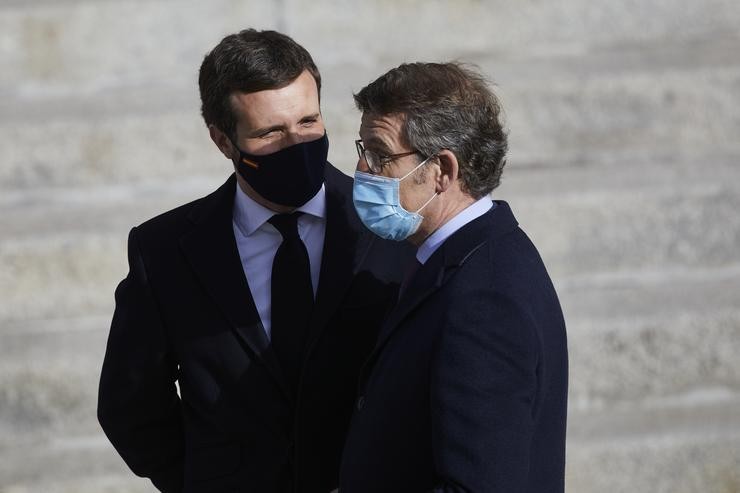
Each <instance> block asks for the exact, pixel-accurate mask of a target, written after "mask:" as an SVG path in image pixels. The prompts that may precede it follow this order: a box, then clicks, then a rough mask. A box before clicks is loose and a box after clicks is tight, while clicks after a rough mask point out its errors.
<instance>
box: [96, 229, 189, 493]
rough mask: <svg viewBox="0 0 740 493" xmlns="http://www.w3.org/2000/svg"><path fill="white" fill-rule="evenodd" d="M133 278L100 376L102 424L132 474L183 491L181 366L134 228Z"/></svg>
mask: <svg viewBox="0 0 740 493" xmlns="http://www.w3.org/2000/svg"><path fill="white" fill-rule="evenodd" d="M128 261H129V273H128V275H127V276H126V278H125V279H124V280H123V281H121V283H120V284H119V285H118V288H117V289H116V295H115V297H116V309H115V313H114V315H113V322H112V324H111V328H110V334H109V336H108V345H107V348H106V353H105V360H104V362H103V369H102V373H101V376H100V387H99V392H98V420H99V421H100V424H101V426H102V427H103V430H104V431H105V433H106V435H107V436H108V438H109V439H110V441H111V443H112V444H113V446H114V447H115V448H116V450H117V451H118V453H119V454H120V455H121V457H122V458H123V459H124V461H126V464H128V466H129V467H130V468H131V470H132V471H133V472H134V473H136V474H137V475H139V476H143V477H148V478H150V479H151V480H152V482H153V483H154V485H155V486H156V487H157V488H158V489H159V490H160V491H164V492H177V491H181V490H182V487H183V452H184V447H183V430H182V418H181V413H180V399H179V397H178V394H177V389H176V387H175V380H176V376H177V364H176V362H175V360H174V358H173V355H172V351H171V348H170V347H169V346H168V343H167V340H166V337H165V333H164V327H163V325H162V321H161V317H160V314H159V312H158V309H157V305H156V302H155V299H154V296H153V293H152V290H151V287H150V284H149V281H148V278H147V271H146V267H145V265H144V261H143V259H142V255H141V251H140V248H139V244H138V241H137V230H136V228H134V229H132V230H131V233H130V234H129V240H128Z"/></svg>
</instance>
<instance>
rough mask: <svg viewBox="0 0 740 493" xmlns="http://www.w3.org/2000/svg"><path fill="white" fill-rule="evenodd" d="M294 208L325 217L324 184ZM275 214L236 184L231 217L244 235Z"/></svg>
mask: <svg viewBox="0 0 740 493" xmlns="http://www.w3.org/2000/svg"><path fill="white" fill-rule="evenodd" d="M296 210H297V211H301V212H303V213H304V214H308V215H311V216H314V217H318V218H321V219H324V218H326V190H325V188H324V185H323V184H322V185H321V188H320V189H319V191H318V192H316V195H314V196H313V197H311V199H310V200H309V201H308V202H306V203H305V204H303V205H302V206H300V207H298V208H297V209H296ZM275 214H277V213H276V212H275V211H273V210H271V209H268V208H267V207H265V206H263V205H261V204H258V203H257V202H256V201H255V200H254V199H253V198H252V197H250V196H249V195H247V194H246V193H244V191H243V190H242V189H241V187H240V186H239V183H237V184H236V196H235V198H234V209H233V219H234V223H235V224H236V226H237V227H238V228H239V230H240V231H241V232H242V234H243V235H244V236H250V235H252V233H254V232H255V231H257V230H258V229H259V228H260V227H261V226H262V225H263V224H265V223H266V222H267V220H268V219H270V218H271V217H272V216H274V215H275Z"/></svg>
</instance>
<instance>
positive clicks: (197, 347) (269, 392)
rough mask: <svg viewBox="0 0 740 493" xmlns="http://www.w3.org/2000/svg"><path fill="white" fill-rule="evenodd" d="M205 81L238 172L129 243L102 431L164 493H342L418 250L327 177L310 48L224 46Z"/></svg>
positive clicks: (138, 230) (240, 37)
mask: <svg viewBox="0 0 740 493" xmlns="http://www.w3.org/2000/svg"><path fill="white" fill-rule="evenodd" d="M199 83H200V93H201V100H202V103H203V106H202V114H203V118H204V120H205V123H206V125H207V127H208V130H209V132H210V136H211V139H212V140H213V142H214V143H215V144H216V146H217V147H218V149H219V150H220V151H221V153H223V155H224V156H226V158H227V159H228V160H229V161H231V162H232V163H233V167H234V170H235V171H236V173H235V174H233V175H232V176H231V177H229V179H228V180H227V181H226V183H224V184H223V185H222V186H221V187H220V188H219V189H218V190H216V191H215V192H213V193H211V194H210V195H208V196H206V197H204V198H201V199H199V200H196V201H194V202H191V203H189V204H186V205H184V206H181V207H179V208H177V209H174V210H172V211H169V212H166V213H164V214H162V215H160V216H158V217H155V218H154V219H151V220H149V221H147V222H145V223H143V224H141V225H140V226H137V227H135V228H133V229H132V230H131V233H130V235H129V247H128V248H129V267H130V270H129V273H128V276H127V277H126V278H125V279H124V280H123V281H122V282H121V284H120V285H119V286H118V289H117V290H116V310H115V314H114V316H113V322H112V325H111V329H110V336H109V339H108V347H107V351H106V355H105V361H104V363H103V369H102V375H101V379H100V390H99V402H98V417H99V420H100V423H101V425H102V427H103V429H104V430H105V432H106V434H107V435H108V437H109V438H110V440H111V442H112V443H113V445H114V446H115V447H116V449H117V450H118V452H119V453H120V454H121V456H122V457H123V459H124V460H125V461H126V463H127V464H128V465H129V467H130V468H131V469H132V470H133V471H134V472H135V473H136V474H138V475H140V476H145V477H149V478H150V479H151V480H152V482H153V483H154V485H155V486H156V487H157V488H158V489H159V490H161V491H165V492H181V491H185V492H206V493H211V492H217V491H234V492H236V491H239V492H244V491H255V492H261V493H262V492H267V493H270V492H280V493H286V492H304V491H305V492H329V491H330V490H332V489H334V488H336V486H337V484H338V474H339V461H340V457H341V448H342V445H343V443H344V439H345V434H346V429H347V426H348V423H349V420H350V416H351V413H352V408H353V403H354V396H355V392H356V382H357V378H358V374H359V369H360V367H361V364H362V362H363V361H364V359H365V358H366V357H367V355H368V354H369V352H370V350H372V347H373V344H374V341H375V338H376V335H377V330H378V328H379V325H380V323H381V320H382V317H383V316H384V314H385V313H386V312H387V308H388V307H389V306H390V304H391V303H394V302H395V300H396V296H397V289H396V288H397V286H398V281H399V280H400V275H399V274H398V273H399V272H401V273H402V267H401V265H400V263H401V262H403V258H404V256H405V255H404V251H403V250H399V248H398V246H395V244H393V243H392V242H387V241H384V240H379V239H377V238H375V237H374V236H373V235H372V234H370V232H369V231H367V230H366V229H365V228H363V226H362V223H361V222H360V220H359V218H358V217H357V215H356V212H355V210H354V208H353V207H352V202H351V191H352V179H351V178H350V177H348V176H345V175H344V174H342V173H341V172H339V171H338V170H336V169H335V168H334V167H332V166H331V165H330V164H329V163H327V162H326V158H327V151H328V139H327V135H326V131H325V129H324V124H323V121H322V117H321V110H320V107H319V90H320V85H321V77H320V75H319V71H318V70H317V68H316V65H315V64H314V62H313V60H312V59H311V56H310V55H309V54H308V52H307V51H306V50H305V49H304V48H303V47H301V46H300V45H298V44H297V43H296V42H295V41H293V40H292V39H291V38H289V37H287V36H285V35H283V34H280V33H277V32H273V31H262V32H259V31H255V30H252V29H250V30H245V31H242V32H239V33H238V34H233V35H230V36H227V37H225V38H224V39H223V40H222V41H221V42H220V43H219V44H218V46H216V47H215V48H214V49H213V50H212V51H211V52H210V53H209V54H208V55H207V56H206V57H205V59H204V60H203V64H202V66H201V70H200V78H199ZM409 253H410V252H409ZM409 258H410V255H409ZM176 383H177V384H178V386H179V392H178V389H177V387H176V385H175V384H176Z"/></svg>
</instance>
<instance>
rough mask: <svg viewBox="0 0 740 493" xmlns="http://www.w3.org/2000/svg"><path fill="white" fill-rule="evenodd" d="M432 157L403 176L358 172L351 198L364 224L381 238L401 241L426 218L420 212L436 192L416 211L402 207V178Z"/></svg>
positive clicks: (412, 232)
mask: <svg viewBox="0 0 740 493" xmlns="http://www.w3.org/2000/svg"><path fill="white" fill-rule="evenodd" d="M429 159H430V158H427V159H425V160H424V161H422V162H421V163H419V165H418V166H417V167H416V168H414V169H412V170H411V171H409V172H408V173H406V174H405V175H404V176H402V177H401V178H388V177H386V176H380V175H371V174H370V173H363V172H362V171H355V183H354V186H353V188H352V199H353V201H354V204H355V210H356V211H357V215H358V216H360V220H361V221H362V223H363V224H364V225H365V226H366V227H367V229H369V230H370V231H372V232H373V233H375V234H376V235H378V236H380V237H381V238H385V239H386V240H395V241H402V240H405V239H406V238H408V237H409V236H411V235H412V234H414V233H416V231H417V230H418V229H419V225H421V221H422V220H423V219H424V218H423V217H422V215H421V214H419V212H421V210H422V209H423V208H424V207H426V206H427V205H428V204H429V203H430V202H431V201H432V200H434V197H436V196H437V193H435V194H434V195H432V196H431V198H430V199H429V200H427V201H426V202H425V203H424V205H422V206H421V207H420V208H419V209H418V210H417V211H416V212H409V211H407V210H406V209H404V208H403V207H401V193H400V188H401V180H403V179H404V178H406V177H408V176H410V175H411V174H412V173H413V172H414V171H416V170H417V169H419V168H420V167H421V166H423V165H424V164H425V163H426V162H427V161H428V160H429Z"/></svg>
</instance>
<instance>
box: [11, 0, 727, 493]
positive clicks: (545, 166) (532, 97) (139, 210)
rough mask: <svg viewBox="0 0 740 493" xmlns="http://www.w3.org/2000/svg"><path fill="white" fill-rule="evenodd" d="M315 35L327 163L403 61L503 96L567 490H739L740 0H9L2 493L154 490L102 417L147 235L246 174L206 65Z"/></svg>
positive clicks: (346, 158) (512, 190)
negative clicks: (557, 340)
mask: <svg viewBox="0 0 740 493" xmlns="http://www.w3.org/2000/svg"><path fill="white" fill-rule="evenodd" d="M248 26H253V27H257V28H263V29H264V28H276V29H279V30H282V31H284V32H287V33H288V34H290V35H292V36H294V37H295V39H296V40H297V41H299V42H300V43H302V44H304V45H305V46H306V47H307V48H308V49H309V51H311V53H312V54H313V55H314V57H315V59H316V61H317V63H318V65H319V68H320V69H321V71H322V74H323V77H324V81H325V83H324V90H323V100H322V103H323V111H324V114H325V120H326V124H327V127H328V130H329V135H330V140H331V143H332V147H331V151H330V159H331V160H332V162H334V163H335V164H337V165H338V166H339V167H340V168H341V169H343V170H344V171H346V172H351V170H352V169H353V167H354V164H355V162H356V158H355V150H354V146H353V143H352V141H353V139H354V138H356V137H355V135H356V134H357V129H358V123H359V115H358V113H357V112H356V111H355V110H354V108H353V104H352V99H351V93H352V91H357V90H359V89H360V88H361V87H362V86H363V85H364V84H366V83H367V82H369V81H370V80H372V79H374V78H375V77H376V76H377V75H379V74H380V73H382V72H384V71H385V70H387V69H388V68H390V67H393V66H395V65H397V64H399V63H401V62H403V61H416V60H427V61H441V60H449V59H459V60H464V61H469V62H474V63H476V64H478V65H479V66H480V67H481V68H482V69H483V70H484V71H485V73H487V74H488V75H489V76H490V77H491V78H492V79H493V80H494V81H495V82H496V84H497V92H498V94H499V95H500V96H501V98H502V99H503V104H504V107H505V110H506V116H507V122H508V127H509V129H510V142H511V153H510V159H509V164H508V167H507V169H506V171H505V174H504V181H503V184H502V186H501V187H500V189H498V190H497V191H496V192H495V193H494V195H495V196H496V197H498V198H502V199H506V200H508V201H509V202H510V203H511V204H512V207H513V209H514V211H515V213H517V215H518V218H519V220H520V222H521V224H522V227H523V228H524V229H525V231H527V232H528V234H529V235H530V236H531V237H532V238H533V240H534V241H535V243H536V244H537V245H538V247H539V248H540V250H541V253H542V256H543V258H544V259H545V262H546V263H547V265H548V267H549V269H550V272H551V275H552V277H553V278H554V281H555V284H556V286H557V288H558V291H559V294H560V296H561V300H562V303H563V307H564V311H565V315H566V320H567V322H568V328H569V345H570V354H571V386H570V415H569V440H568V465H567V481H568V491H569V492H571V493H588V492H593V493H597V492H599V493H600V492H615V493H618V492H624V493H635V492H650V493H655V492H672V493H688V492H701V493H705V492H717V493H733V492H734V493H737V492H740V356H739V353H740V212H738V211H740V160H739V159H738V158H739V157H740V139H738V136H739V135H740V28H738V26H740V2H737V1H736V0H704V1H701V2H699V1H695V0H694V1H692V0H642V1H638V0H625V1H621V2H609V1H606V0H597V1H592V0H565V1H561V2H543V1H539V0H522V1H519V2H507V1H503V0H458V1H440V0H427V1H421V0H408V1H399V0H395V1H390V0H371V1H367V2H350V1H349V0H334V1H331V0H312V1H310V2H309V1H298V0H279V1H272V2H268V1H256V0H212V1H209V2H203V1H175V0H119V1H108V0H4V1H2V2H0V492H2V493H11V492H12V493H20V492H37V491H38V492H50V493H55V492H65V493H72V492H75V493H80V492H81V493H87V492H90V493H92V492H132V493H133V492H145V491H152V488H151V486H150V484H149V483H148V481H146V480H142V479H139V478H136V477H134V476H133V475H132V474H131V473H129V472H128V471H127V470H126V468H125V465H124V464H123V462H122V461H121V460H120V458H119V457H118V456H117V455H116V453H115V451H114V450H113V449H112V447H111V446H110V445H109V443H108V442H107V440H106V439H105V437H104V436H103V434H102V432H101V431H100V429H99V427H98V425H97V422H96V419H95V401H96V392H97V379H98V375H99V368H100V364H101V361H102V357H103V351H104V346H105V340H106V336H107V330H108V324H109V321H110V316H111V314H112V310H113V290H114V288H115V286H116V284H117V282H118V281H119V280H120V279H121V278H122V277H123V276H124V275H125V273H126V262H125V261H126V256H125V243H126V235H127V232H128V229H129V228H130V227H131V226H133V225H135V224H138V223H139V222H141V221H143V220H145V219H147V218H149V217H151V216H153V215H155V214H157V213H159V212H162V211H164V210H166V209H168V208H171V207H174V206H176V205H178V204H180V203H183V202H186V201H189V200H191V199H193V198H196V197H199V196H201V195H204V194H206V193H208V192H209V191H211V190H212V189H214V188H215V187H217V186H218V185H219V184H220V183H221V182H222V181H223V179H224V178H225V177H226V176H227V175H228V173H229V172H230V163H229V162H228V161H226V160H225V159H224V158H223V157H222V156H221V155H220V153H219V152H218V151H217V150H216V149H215V147H214V146H213V145H212V143H211V142H210V140H209V138H208V135H207V131H206V129H205V127H204V126H203V124H202V122H201V121H200V117H199V113H198V112H199V100H198V92H197V70H198V67H199V65H200V61H201V60H202V57H203V56H204V54H205V53H206V52H207V51H208V50H209V49H210V48H212V47H213V46H214V45H215V44H216V43H217V42H218V41H219V40H220V39H221V38H222V37H223V36H224V35H226V34H228V33H231V32H234V31H237V30H239V29H241V28H244V27H248Z"/></svg>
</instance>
